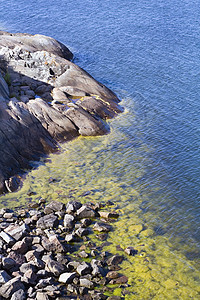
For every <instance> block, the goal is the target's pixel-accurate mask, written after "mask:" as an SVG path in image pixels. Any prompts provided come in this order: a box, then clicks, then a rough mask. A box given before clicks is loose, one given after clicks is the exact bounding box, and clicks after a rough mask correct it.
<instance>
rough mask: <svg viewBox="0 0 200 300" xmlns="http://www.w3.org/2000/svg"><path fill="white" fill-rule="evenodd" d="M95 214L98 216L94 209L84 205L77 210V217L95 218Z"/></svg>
mask: <svg viewBox="0 0 200 300" xmlns="http://www.w3.org/2000/svg"><path fill="white" fill-rule="evenodd" d="M96 216H98V214H97V213H96V211H95V210H93V209H92V208H90V207H88V206H86V205H83V206H82V207H81V208H79V209H78V210H77V217H78V218H79V219H85V218H95V217H96Z"/></svg>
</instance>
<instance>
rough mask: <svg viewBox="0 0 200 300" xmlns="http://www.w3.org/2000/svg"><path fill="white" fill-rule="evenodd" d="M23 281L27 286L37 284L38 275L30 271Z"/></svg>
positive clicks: (26, 273) (25, 274)
mask: <svg viewBox="0 0 200 300" xmlns="http://www.w3.org/2000/svg"><path fill="white" fill-rule="evenodd" d="M21 280H22V281H23V282H25V283H27V284H32V285H33V284H35V283H36V280H37V275H36V274H35V272H33V270H31V269H29V270H27V271H26V272H25V273H24V276H23V277H22V278H21Z"/></svg>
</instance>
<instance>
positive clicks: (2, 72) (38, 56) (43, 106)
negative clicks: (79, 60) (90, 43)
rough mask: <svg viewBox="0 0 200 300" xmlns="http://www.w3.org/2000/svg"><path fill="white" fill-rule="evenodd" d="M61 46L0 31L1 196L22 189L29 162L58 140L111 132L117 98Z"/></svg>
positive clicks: (42, 38) (43, 38) (37, 37)
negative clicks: (20, 183) (20, 187)
mask: <svg viewBox="0 0 200 300" xmlns="http://www.w3.org/2000/svg"><path fill="white" fill-rule="evenodd" d="M72 58H73V54H72V53H71V52H70V50H69V49H68V48H67V47H66V46H65V45H63V44H62V43H60V42H58V41H56V40H54V39H53V38H50V37H46V36H43V35H38V34H37V35H30V34H21V33H15V34H12V33H8V32H5V31H0V193H4V192H7V191H9V192H11V191H14V190H16V189H17V188H18V186H19V176H18V175H19V174H20V173H22V172H23V170H24V169H29V168H30V167H31V165H30V161H33V160H38V159H39V158H40V156H41V155H44V154H48V153H50V152H53V151H56V150H58V146H59V144H58V143H59V142H62V141H68V140H71V139H73V138H75V137H77V136H79V135H84V136H95V135H103V134H107V133H108V132H109V126H108V124H106V119H109V118H113V117H115V116H116V115H117V114H118V113H120V112H122V110H123V109H122V107H120V106H119V104H118V103H119V99H118V98H117V96H116V95H115V94H114V93H113V92H112V91H111V90H110V89H108V88H107V87H105V86H104V85H103V84H101V83H99V82H98V81H96V80H95V79H94V78H93V77H92V76H90V75H89V74H88V73H87V72H86V71H84V70H83V69H81V68H80V67H79V66H77V65H75V64H74V63H73V62H71V61H70V60H72Z"/></svg>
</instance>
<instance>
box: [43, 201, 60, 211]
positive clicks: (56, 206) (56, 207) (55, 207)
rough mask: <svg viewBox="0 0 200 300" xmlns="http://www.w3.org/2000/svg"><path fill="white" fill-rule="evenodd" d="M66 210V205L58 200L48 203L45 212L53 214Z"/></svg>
mask: <svg viewBox="0 0 200 300" xmlns="http://www.w3.org/2000/svg"><path fill="white" fill-rule="evenodd" d="M62 210H65V205H64V204H63V203H61V202H58V201H52V202H50V203H49V204H47V205H46V207H45V209H44V213H45V214H52V213H54V212H56V211H62Z"/></svg>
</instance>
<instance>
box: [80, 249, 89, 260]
mask: <svg viewBox="0 0 200 300" xmlns="http://www.w3.org/2000/svg"><path fill="white" fill-rule="evenodd" d="M78 256H80V257H82V258H87V257H89V254H88V253H87V252H85V251H84V250H83V251H81V252H79V254H78Z"/></svg>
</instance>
